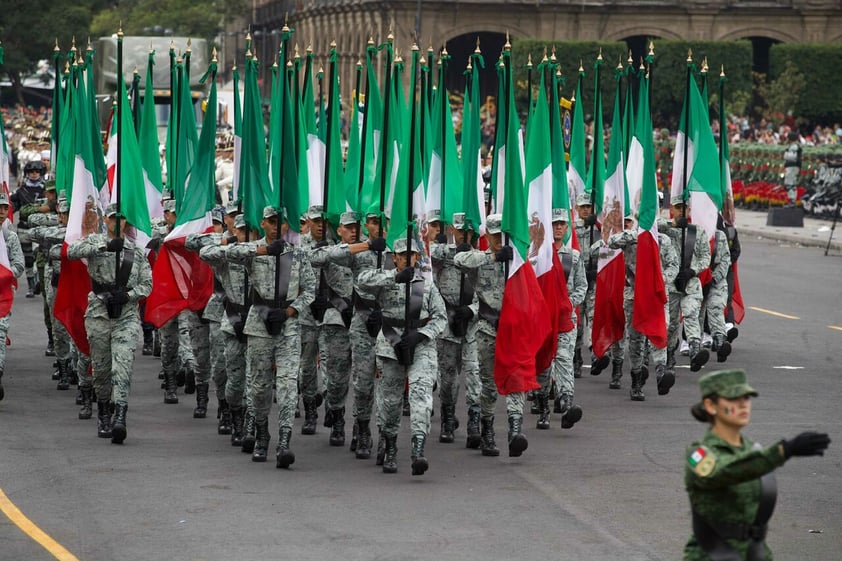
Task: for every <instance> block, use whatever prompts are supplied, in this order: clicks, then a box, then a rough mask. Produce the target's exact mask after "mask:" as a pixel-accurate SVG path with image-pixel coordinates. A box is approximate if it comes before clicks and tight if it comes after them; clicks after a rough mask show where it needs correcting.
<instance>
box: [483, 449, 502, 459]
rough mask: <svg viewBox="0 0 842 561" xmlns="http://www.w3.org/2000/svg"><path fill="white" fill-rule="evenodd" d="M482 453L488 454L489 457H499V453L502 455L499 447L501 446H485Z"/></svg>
mask: <svg viewBox="0 0 842 561" xmlns="http://www.w3.org/2000/svg"><path fill="white" fill-rule="evenodd" d="M482 455H483V456H488V457H491V458H494V457H497V456H499V455H500V449H499V448H497V447H494V448H483V449H482Z"/></svg>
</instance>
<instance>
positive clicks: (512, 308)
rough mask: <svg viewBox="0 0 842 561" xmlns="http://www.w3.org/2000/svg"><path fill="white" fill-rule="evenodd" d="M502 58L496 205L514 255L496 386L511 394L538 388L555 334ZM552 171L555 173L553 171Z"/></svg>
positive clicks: (501, 323)
mask: <svg viewBox="0 0 842 561" xmlns="http://www.w3.org/2000/svg"><path fill="white" fill-rule="evenodd" d="M503 57H504V59H506V60H505V68H504V72H503V73H502V74H503V77H504V79H505V89H504V91H505V93H506V98H505V99H506V103H505V105H506V119H505V122H504V123H505V124H504V136H503V140H504V144H503V145H502V146H501V147H500V148H499V152H498V157H499V161H500V165H499V168H498V170H497V172H498V178H504V181H502V184H501V185H500V189H499V190H498V192H497V205H498V209H499V210H500V211H501V213H502V215H503V221H502V230H503V233H504V234H505V235H506V237H507V238H508V240H507V244H508V245H510V246H511V247H512V249H513V254H514V257H513V259H512V261H511V262H510V263H509V267H508V277H507V279H506V286H505V289H504V291H503V306H502V309H501V311H500V320H499V323H498V326H497V346H496V349H495V352H494V381H495V383H496V384H497V391H498V392H499V393H500V394H501V395H508V394H510V393H516V392H526V391H529V390H534V389H537V388H538V387H539V385H538V382H537V372H538V370H537V369H538V366H537V362H536V361H537V356H538V353H539V351H540V350H541V348H542V347H543V346H544V344H545V343H546V341H547V339H548V338H550V337H555V333H553V331H552V328H553V325H552V320H551V318H550V313H549V310H548V309H547V305H546V302H545V300H544V295H543V292H542V290H541V286H540V285H539V284H538V279H537V278H536V277H535V271H534V270H533V268H532V264H531V263H530V262H529V245H530V235H529V233H530V231H529V216H528V215H527V205H526V190H525V188H524V187H525V186H524V161H523V160H524V158H523V144H522V140H521V129H520V119H519V118H518V114H517V108H516V106H515V95H514V83H513V80H514V79H513V77H512V73H511V63H510V61H511V51H509V50H506V51H504V53H503ZM547 173H548V175H549V174H550V172H549V171H548V172H547ZM550 244H552V239H551V240H550Z"/></svg>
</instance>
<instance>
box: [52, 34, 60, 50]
mask: <svg viewBox="0 0 842 561" xmlns="http://www.w3.org/2000/svg"><path fill="white" fill-rule="evenodd" d="M53 52H55V53H58V52H61V49H59V47H58V37H56V46H55V47H53Z"/></svg>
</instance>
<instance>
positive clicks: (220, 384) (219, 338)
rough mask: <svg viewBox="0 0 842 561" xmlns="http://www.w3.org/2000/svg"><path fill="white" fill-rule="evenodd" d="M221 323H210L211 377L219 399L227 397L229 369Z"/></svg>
mask: <svg viewBox="0 0 842 561" xmlns="http://www.w3.org/2000/svg"><path fill="white" fill-rule="evenodd" d="M221 325H222V324H220V323H219V322H218V321H213V320H211V322H210V324H209V325H208V330H209V333H208V341H209V343H210V370H211V379H212V380H213V385H214V387H215V388H216V395H217V397H218V398H219V399H223V398H224V397H225V385H226V384H227V382H228V371H227V370H226V369H225V336H224V335H225V334H224V333H222V329H220V327H221Z"/></svg>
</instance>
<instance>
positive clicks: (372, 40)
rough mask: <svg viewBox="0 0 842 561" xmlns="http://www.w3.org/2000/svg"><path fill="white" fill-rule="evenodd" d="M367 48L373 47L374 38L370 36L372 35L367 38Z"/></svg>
mask: <svg viewBox="0 0 842 561" xmlns="http://www.w3.org/2000/svg"><path fill="white" fill-rule="evenodd" d="M368 46H369V47H373V46H374V36H372V35H369V36H368Z"/></svg>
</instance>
